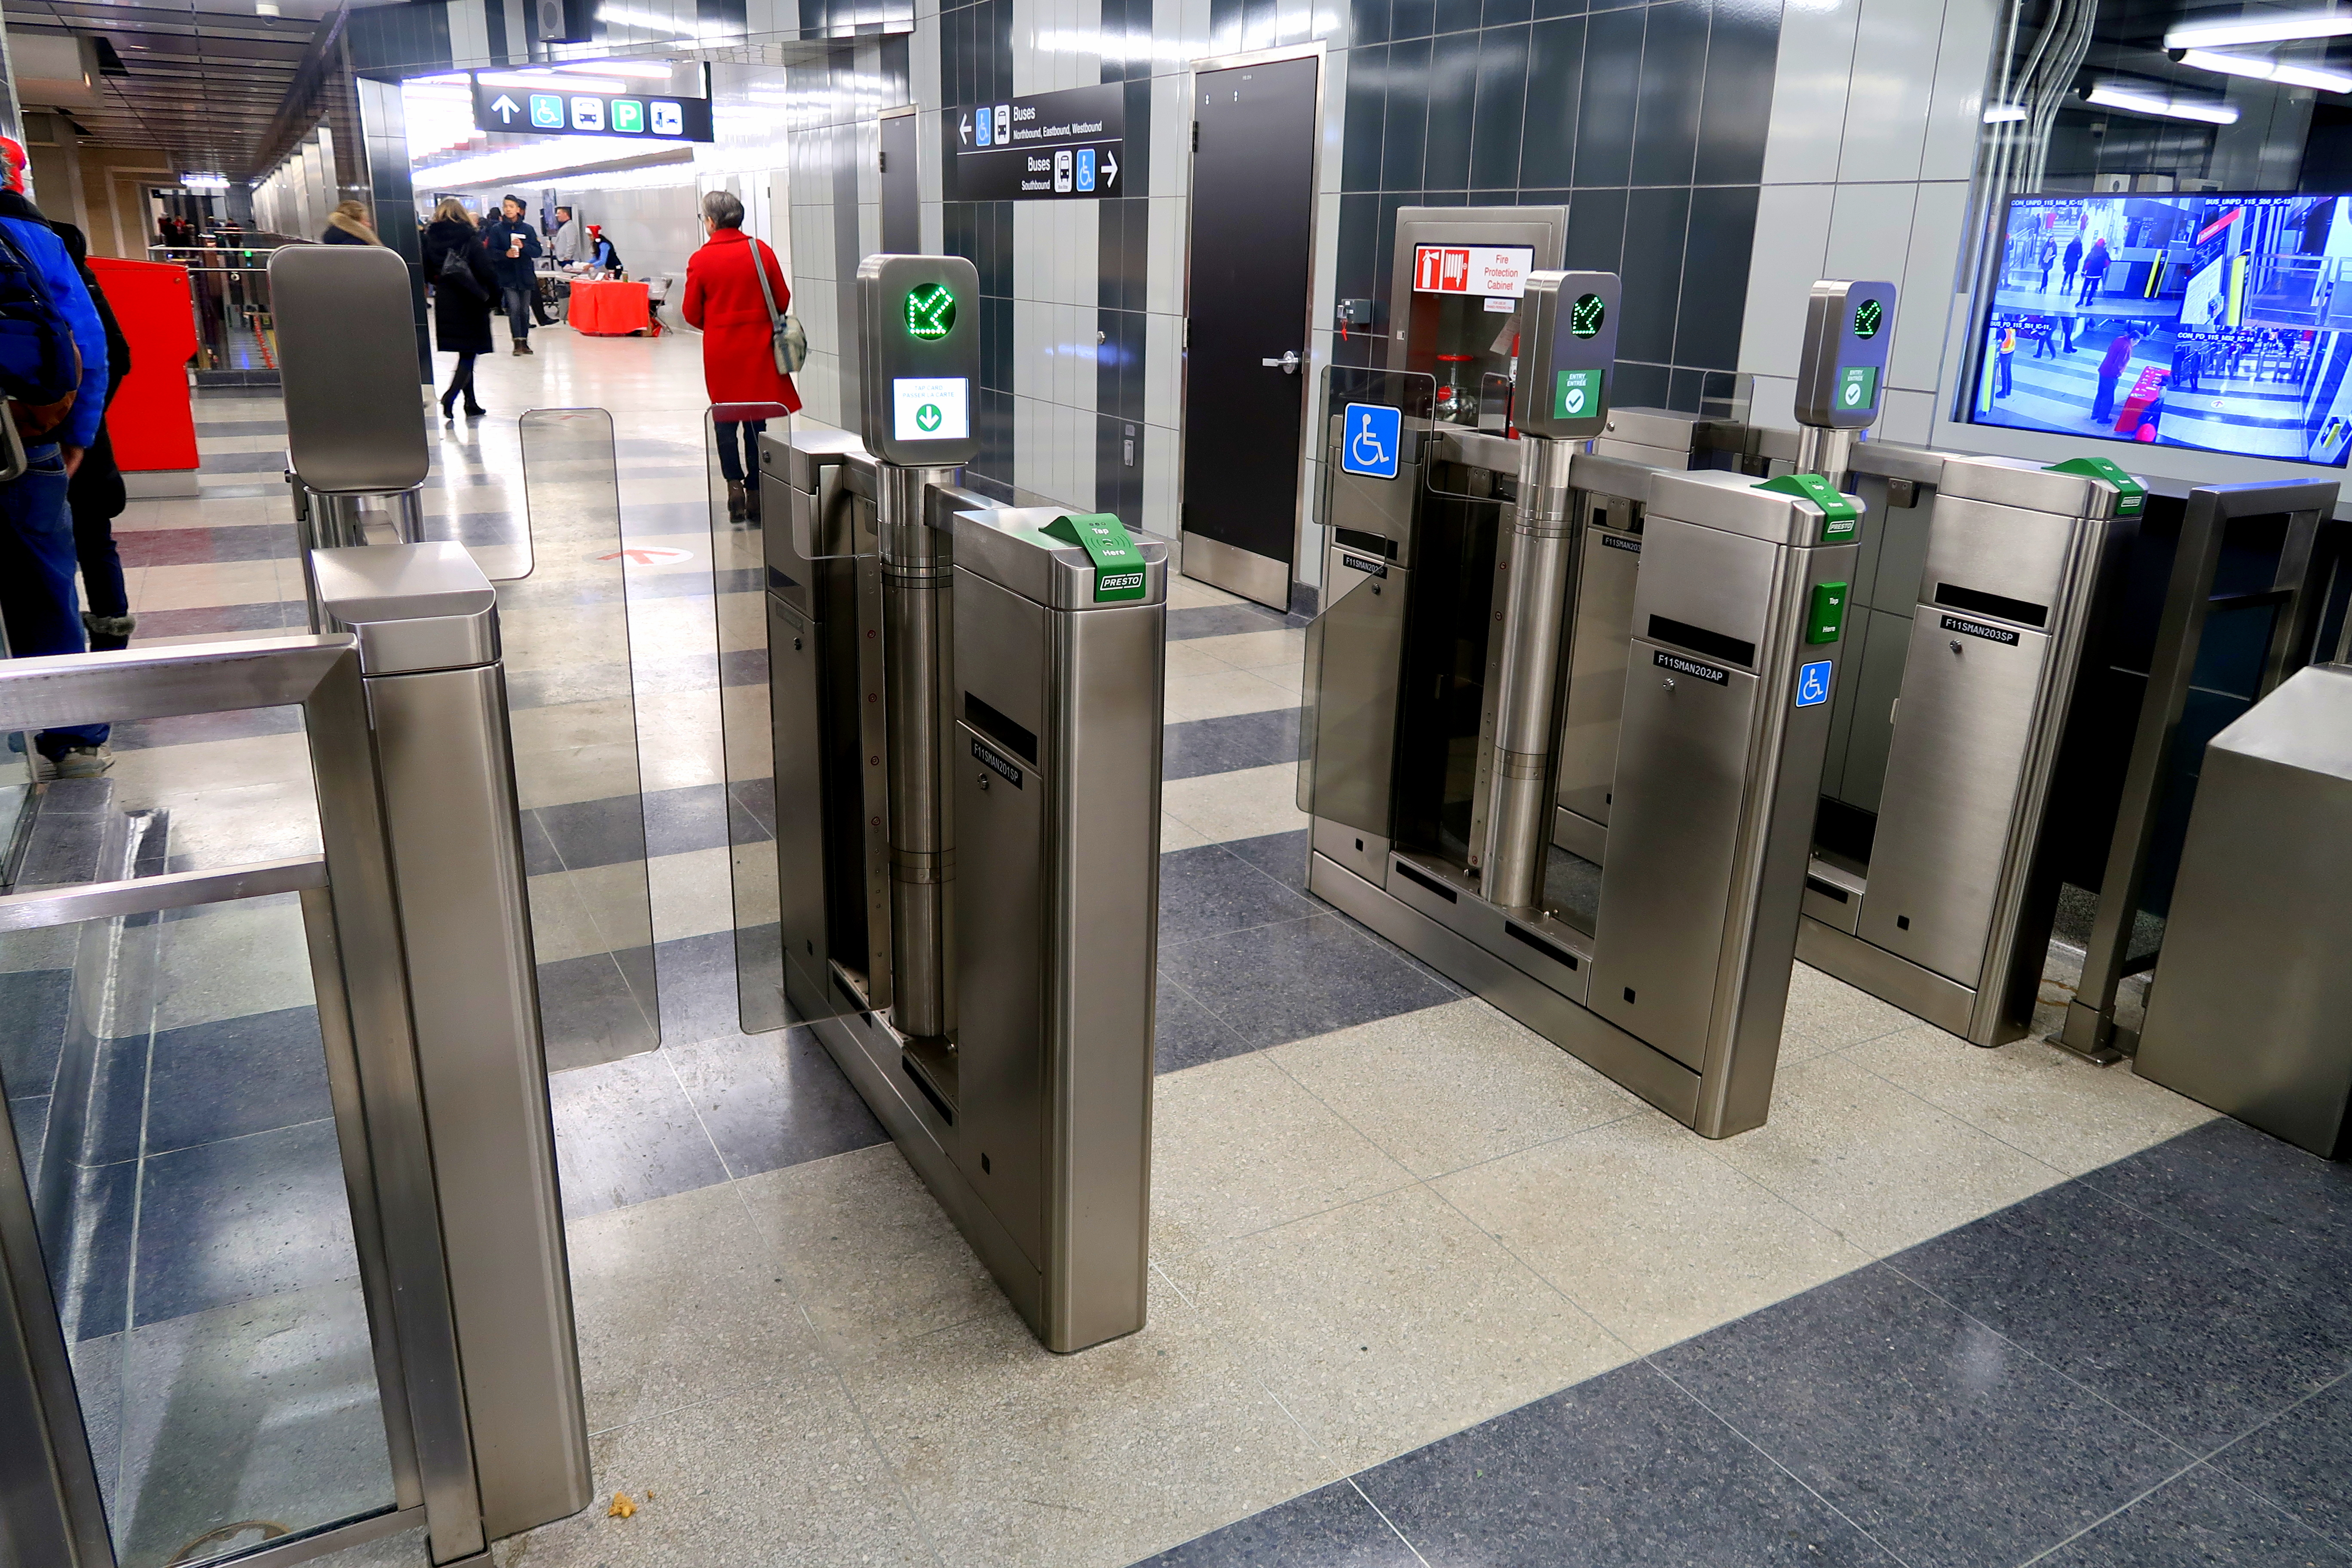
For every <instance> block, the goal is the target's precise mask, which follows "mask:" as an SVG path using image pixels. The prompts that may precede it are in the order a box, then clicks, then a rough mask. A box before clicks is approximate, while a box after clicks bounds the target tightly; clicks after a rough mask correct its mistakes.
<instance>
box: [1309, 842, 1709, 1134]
mask: <svg viewBox="0 0 2352 1568" xmlns="http://www.w3.org/2000/svg"><path fill="white" fill-rule="evenodd" d="M1307 890H1308V891H1309V892H1312V893H1313V894H1314V895H1315V896H1316V897H1318V898H1319V899H1323V900H1327V901H1328V902H1329V903H1331V904H1333V905H1335V906H1337V907H1338V908H1339V910H1342V911H1344V912H1346V913H1347V914H1349V915H1351V916H1353V917H1354V918H1355V919H1357V920H1359V921H1362V922H1363V923H1364V924H1365V925H1367V926H1370V928H1371V929H1372V930H1374V931H1378V932H1379V933H1380V934H1381V935H1382V936H1384V937H1386V938H1388V939H1389V941H1391V942H1395V943H1396V944H1397V945H1398V946H1399V947H1402V948H1403V949H1404V950H1405V951H1406V952H1410V953H1412V955H1413V956H1414V957H1415V958H1418V959H1420V960H1422V961H1423V963H1428V964H1430V965H1432V966H1433V967H1434V968H1435V969H1437V970H1438V971H1439V972H1440V973H1444V974H1448V975H1451V976H1453V977H1454V979H1455V980H1457V981H1459V982H1460V983H1461V984H1465V985H1467V986H1469V987H1470V988H1471V989H1472V990H1473V991H1475V992H1476V993H1477V994H1479V995H1480V996H1481V997H1483V998H1485V999H1486V1001H1489V1002H1491V1003H1493V1004H1494V1005H1496V1006H1497V1007H1500V1008H1501V1009H1502V1010H1503V1011H1504V1012H1506V1013H1508V1014H1509V1015H1510V1016H1512V1017H1514V1018H1517V1020H1518V1021H1519V1022H1521V1023H1522V1024H1525V1025H1526V1026H1528V1027H1529V1028H1531V1029H1533V1030H1535V1031H1536V1032H1537V1033H1538V1034H1540V1035H1542V1036H1543V1037H1545V1038H1546V1039H1548V1040H1549V1041H1551V1042H1552V1044H1554V1045H1556V1046H1558V1047H1560V1048H1561V1049H1562V1050H1564V1051H1567V1052H1568V1053H1569V1054H1570V1056H1574V1057H1577V1058H1580V1059H1582V1060H1584V1061H1586V1062H1589V1063H1591V1065H1592V1066H1593V1067H1595V1068H1599V1069H1600V1070H1601V1071H1602V1072H1603V1073H1606V1074H1607V1075H1608V1076H1609V1077H1610V1078H1611V1079H1613V1080H1615V1081H1616V1082H1618V1083H1620V1084H1622V1085H1623V1086H1624V1087H1625V1088H1626V1089H1631V1090H1632V1091H1633V1093H1635V1094H1638V1095H1640V1096H1641V1097H1642V1098H1643V1100H1648V1101H1649V1102H1650V1103H1651V1104H1652V1105H1654V1106H1656V1107H1657V1108H1658V1109H1659V1110H1663V1111H1664V1112H1665V1113H1666V1114H1667V1115H1669V1116H1671V1117H1673V1118H1674V1119H1675V1121H1679V1122H1681V1123H1682V1124H1683V1125H1684V1126H1685V1127H1688V1126H1690V1125H1692V1123H1693V1121H1695V1120H1696V1117H1697V1115H1698V1092H1699V1079H1698V1075H1697V1074H1696V1073H1695V1072H1692V1071H1691V1070H1690V1069H1689V1068H1685V1067H1684V1066H1683V1065H1682V1064H1681V1063H1680V1062H1677V1061H1675V1060H1674V1059H1673V1058H1670V1057H1667V1056H1665V1055H1664V1054H1662V1053H1660V1052H1658V1051H1655V1050H1653V1049H1651V1048H1650V1047H1648V1046H1646V1045H1643V1043H1642V1042H1641V1041H1640V1040H1638V1039H1635V1038H1634V1037H1633V1036H1631V1035H1629V1034H1627V1033H1626V1032H1625V1031H1624V1030H1622V1029H1620V1028H1618V1027H1617V1026H1614V1025H1612V1024H1611V1023H1609V1022H1607V1021H1606V1020H1605V1019H1602V1018H1601V1017H1600V1016H1597V1015H1595V1014H1593V1013H1592V1012H1591V1011H1590V1010H1588V1009H1587V1008H1584V1007H1581V1006H1579V1005H1577V1004H1576V1003H1575V1002H1572V1001H1570V999H1569V998H1568V997H1566V996H1564V995H1562V994H1560V993H1559V992H1558V991H1556V990H1554V989H1553V988H1552V987H1551V986H1549V985H1547V984H1544V983H1543V982H1541V981H1539V980H1538V979H1536V978H1535V977H1534V976H1532V975H1530V974H1528V973H1527V972H1526V971H1525V970H1522V969H1519V968H1517V966H1515V965H1513V964H1509V963H1505V962H1504V961H1503V960H1502V959H1501V958H1500V957H1498V956H1496V954H1497V952H1499V951H1500V942H1498V941H1491V942H1490V941H1482V940H1478V939H1476V938H1473V937H1471V936H1467V935H1464V934H1462V933H1460V932H1458V931H1454V930H1452V929H1450V928H1448V927H1447V926H1445V925H1444V924H1442V923H1440V922H1439V921H1436V920H1433V919H1432V918H1431V917H1430V916H1428V915H1425V914H1423V913H1422V912H1421V911H1420V910H1416V909H1414V908H1412V906H1410V905H1407V904H1405V903H1402V902H1401V901H1399V900H1397V899H1395V898H1393V897H1391V896H1390V895H1389V894H1387V893H1384V892H1382V891H1381V889H1378V888H1375V887H1373V886H1372V885H1371V884H1370V883H1369V882H1367V881H1365V880H1364V879H1362V878H1360V877H1358V876H1356V875H1354V874H1353V873H1352V872H1349V871H1347V870H1344V869H1342V868H1339V866H1336V865H1334V864H1332V863H1331V862H1330V861H1328V860H1326V859H1324V858H1322V857H1321V856H1319V855H1318V856H1315V857H1313V858H1310V859H1309V861H1308V862H1307ZM1496 918H1497V919H1499V918H1500V916H1499V915H1497V916H1496Z"/></svg>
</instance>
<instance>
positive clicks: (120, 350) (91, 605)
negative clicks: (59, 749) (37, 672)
mask: <svg viewBox="0 0 2352 1568" xmlns="http://www.w3.org/2000/svg"><path fill="white" fill-rule="evenodd" d="M49 227H50V228H51V229H53V230H55V231H56V233H57V237H58V238H59V239H61V240H63V241H65V246H66V254H67V255H68V256H70V257H72V258H73V261H74V267H75V268H76V270H78V271H79V272H80V273H81V280H82V282H83V284H84V285H85V286H87V287H88V288H89V302H90V303H91V304H92V305H93V306H95V307H97V310H98V320H99V324H100V326H102V327H104V328H105V329H106V401H107V404H108V405H109V406H111V405H113V403H114V395H115V394H116V393H118V392H120V391H121V390H122V378H123V377H124V376H126V375H129V374H131V340H130V339H129V338H126V337H124V336H123V335H122V325H121V322H119V321H116V320H115V319H114V308H113V307H112V306H110V305H109V304H108V303H107V302H106V292H105V290H104V289H100V287H99V286H98V275H97V274H96V273H94V272H92V271H91V270H90V268H89V237H88V236H87V235H85V234H83V233H82V231H81V230H80V229H79V228H78V227H76V226H74V225H72V224H69V223H57V222H52V223H51V224H50V225H49ZM130 504H131V492H130V491H129V490H128V489H125V488H124V487H123V483H122V469H121V466H120V465H118V464H117V463H116V462H115V460H114V437H111V436H110V435H109V434H108V433H107V428H106V426H104V425H102V424H101V425H100V426H99V427H98V439H97V440H96V441H94V442H92V443H91V444H90V448H89V451H88V452H86V453H84V454H83V456H82V459H81V467H79V468H76V469H75V470H74V471H73V478H72V479H68V480H67V481H66V510H68V511H70V512H71V513H72V514H73V531H74V554H75V555H76V556H77V557H78V558H79V560H80V563H81V594H82V599H83V601H84V602H85V604H86V605H87V606H88V607H87V608H85V609H84V610H83V611H82V613H81V624H82V626H83V628H84V629H85V630H87V631H88V632H89V650H90V652H92V653H110V652H113V651H114V650H116V649H119V648H126V647H130V646H131V633H132V632H133V631H134V630H136V629H137V628H138V626H139V618H138V617H137V616H133V615H132V614H131V596H130V595H129V594H128V593H127V592H126V591H125V589H124V587H123V583H122V556H121V552H118V551H117V550H116V549H115V547H114V520H115V519H116V518H118V517H121V515H122V509H123V508H124V507H127V506H129V505H130Z"/></svg>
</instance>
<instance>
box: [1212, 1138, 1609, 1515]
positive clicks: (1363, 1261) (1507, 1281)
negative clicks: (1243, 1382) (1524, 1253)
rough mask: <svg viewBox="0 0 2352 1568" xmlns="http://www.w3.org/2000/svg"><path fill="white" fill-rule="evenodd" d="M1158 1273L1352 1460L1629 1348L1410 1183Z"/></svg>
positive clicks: (1548, 1388)
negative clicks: (1214, 1322) (1179, 1289)
mask: <svg viewBox="0 0 2352 1568" xmlns="http://www.w3.org/2000/svg"><path fill="white" fill-rule="evenodd" d="M1171 1273H1172V1274H1173V1275H1174V1277H1175V1278H1176V1279H1177V1280H1178V1282H1179V1283H1180V1284H1181V1285H1182V1286H1183V1287H1184V1289H1186V1290H1187V1291H1188V1292H1189V1293H1191V1294H1192V1295H1193V1296H1194V1297H1195V1298H1197V1299H1198V1300H1200V1302H1201V1303H1202V1309H1203V1310H1206V1311H1207V1312H1209V1313H1210V1314H1211V1315H1212V1316H1213V1317H1214V1318H1215V1319H1216V1320H1217V1321H1218V1322H1219V1324H1220V1325H1221V1327H1222V1329H1223V1333H1224V1334H1225V1335H1226V1337H1227V1339H1228V1341H1229V1342H1233V1343H1234V1344H1237V1345H1245V1346H1247V1347H1249V1352H1248V1353H1249V1354H1250V1356H1251V1358H1252V1360H1253V1362H1254V1363H1255V1365H1256V1367H1257V1368H1258V1370H1259V1372H1260V1373H1261V1375H1263V1376H1264V1377H1265V1380H1266V1384H1267V1386H1268V1387H1270V1388H1271V1389H1273V1390H1274V1392H1275V1393H1276V1394H1277V1395H1279V1396H1280V1397H1281V1400H1282V1403H1283V1405H1284V1407H1285V1408H1286V1409H1287V1410H1289V1411H1290V1413H1291V1414H1292V1415H1295V1416H1297V1418H1298V1421H1299V1424H1300V1425H1301V1426H1304V1427H1305V1428H1306V1429H1307V1434H1308V1435H1309V1436H1311V1437H1313V1438H1314V1440H1315V1442H1316V1444H1317V1445H1318V1447H1319V1448H1320V1449H1321V1450H1322V1451H1323V1452H1325V1453H1328V1454H1330V1455H1332V1456H1333V1457H1334V1458H1337V1459H1339V1461H1340V1462H1341V1463H1342V1464H1344V1465H1345V1466H1346V1467H1348V1468H1350V1469H1354V1468H1361V1467H1363V1466H1365V1465H1370V1464H1377V1463H1379V1462H1380V1461H1381V1460H1382V1459H1386V1458H1391V1457H1393V1456H1394V1455H1397V1454H1401V1453H1403V1452H1404V1451H1405V1450H1407V1449H1409V1448H1412V1447H1415V1446H1417V1445H1419V1444H1423V1443H1426V1442H1429V1441H1431V1440H1432V1439H1433V1438H1437V1437H1442V1436H1444V1435H1445V1434H1447V1433H1449V1432H1454V1431H1459V1430H1460V1429H1461V1428H1463V1427H1465V1426H1469V1425H1470V1424H1471V1423H1473V1422H1475V1421H1483V1420H1485V1419H1486V1418H1487V1417H1488V1416H1491V1415H1499V1414H1501V1413H1502V1412H1503V1411H1506V1410H1508V1409H1510V1408H1512V1407H1513V1406H1514V1405H1522V1404H1525V1403H1526V1402H1527V1401H1528V1400H1530V1399H1535V1398H1538V1397H1540V1396H1542V1395H1543V1394H1549V1393H1551V1392H1552V1391H1553V1390H1555V1389H1558V1388H1562V1387H1565V1386H1567V1385H1568V1384H1572V1383H1575V1382H1578V1381H1580V1379H1583V1378H1587V1377H1591V1376H1592V1375H1593V1374H1594V1373H1600V1372H1605V1371H1607V1370H1608V1369H1609V1368H1611V1367H1612V1366H1616V1365H1618V1364H1620V1363H1623V1362H1624V1361H1626V1360H1627V1359H1629V1357H1630V1356H1631V1354H1632V1352H1630V1351H1628V1350H1627V1349H1626V1348H1625V1347H1624V1346H1623V1345H1622V1344H1621V1343H1619V1342H1617V1341H1616V1340H1614V1339H1612V1337H1610V1335H1609V1334H1608V1333H1607V1332H1606V1331H1603V1330H1602V1329H1601V1326H1600V1325H1599V1324H1597V1323H1595V1322H1594V1321H1592V1320H1591V1318H1589V1317H1587V1316H1586V1315H1585V1314H1584V1313H1582V1312H1580V1311H1579V1310H1577V1309H1576V1308H1575V1307H1574V1306H1572V1305H1570V1303H1569V1302H1568V1301H1567V1300H1565V1299H1564V1298H1563V1297H1562V1296H1561V1295H1560V1294H1559V1292H1558V1291H1556V1290H1554V1289H1552V1288H1551V1287H1550V1286H1549V1285H1547V1284H1545V1283H1544V1281H1543V1280H1542V1279H1538V1277H1537V1276H1536V1274H1535V1273H1534V1272H1533V1271H1532V1270H1530V1269H1529V1268H1528V1267H1527V1265H1525V1264H1523V1263H1521V1262H1520V1261H1519V1260H1518V1259H1517V1258H1513V1257H1512V1256H1511V1255H1510V1254H1509V1253H1508V1252H1507V1251H1505V1250H1504V1249H1503V1247H1501V1246H1500V1245H1499V1244H1497V1243H1496V1241H1495V1240H1494V1238H1493V1237H1489V1236H1487V1235H1486V1233H1485V1232H1483V1231H1481V1230H1480V1229H1478V1227H1477V1226H1475V1225H1473V1224H1471V1223H1470V1222H1469V1221H1468V1220H1466V1219H1465V1218H1464V1217H1463V1216H1462V1215H1461V1214H1460V1213H1458V1212H1457V1211H1456V1210H1454V1208H1453V1207H1452V1205H1448V1204H1447V1203H1445V1202H1444V1199H1442V1198H1440V1197H1439V1196H1438V1195H1437V1194H1434V1193H1433V1192H1431V1191H1430V1190H1429V1189H1428V1188H1426V1187H1423V1186H1419V1185H1415V1186H1412V1187H1406V1188H1402V1189H1401V1190H1399V1191H1397V1192H1393V1193H1389V1194H1383V1195H1381V1196H1380V1197H1376V1198H1369V1199H1366V1200H1365V1201H1364V1202H1362V1203H1360V1204H1355V1205H1349V1207H1347V1208H1343V1209H1335V1210H1332V1211H1330V1212H1328V1213H1326V1214H1319V1215H1313V1216H1311V1217H1309V1218H1307V1219H1302V1220H1297V1221H1294V1222H1293V1223H1291V1224H1289V1225H1286V1226H1281V1227H1280V1228H1278V1229H1276V1230H1271V1231H1264V1232H1260V1233H1259V1234H1257V1235H1255V1236H1248V1237H1242V1238H1240V1239H1239V1240H1236V1241H1232V1242H1228V1243H1226V1244H1225V1245H1224V1246H1223V1247H1213V1248H1210V1249H1207V1250H1204V1251H1202V1252H1201V1253H1199V1254H1197V1255H1195V1256H1194V1257H1192V1258H1187V1259H1183V1260H1181V1262H1180V1263H1179V1264H1178V1265H1177V1266H1176V1267H1175V1268H1173V1269H1171Z"/></svg>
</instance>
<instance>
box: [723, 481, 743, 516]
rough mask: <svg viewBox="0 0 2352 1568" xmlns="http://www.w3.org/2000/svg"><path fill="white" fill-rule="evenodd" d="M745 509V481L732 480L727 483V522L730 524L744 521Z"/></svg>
mask: <svg viewBox="0 0 2352 1568" xmlns="http://www.w3.org/2000/svg"><path fill="white" fill-rule="evenodd" d="M743 508H744V500H743V481H742V480H740V479H730V480H728V481H727V521H730V522H740V521H743Z"/></svg>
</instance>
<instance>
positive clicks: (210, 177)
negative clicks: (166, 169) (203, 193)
mask: <svg viewBox="0 0 2352 1568" xmlns="http://www.w3.org/2000/svg"><path fill="white" fill-rule="evenodd" d="M180 184H184V185H186V186H189V187H190V188H191V189H203V190H208V191H225V190H226V189H228V176H227V175H226V174H183V175H181V176H180Z"/></svg>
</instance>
